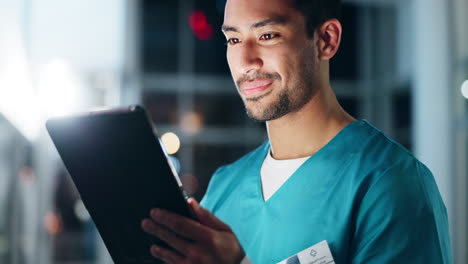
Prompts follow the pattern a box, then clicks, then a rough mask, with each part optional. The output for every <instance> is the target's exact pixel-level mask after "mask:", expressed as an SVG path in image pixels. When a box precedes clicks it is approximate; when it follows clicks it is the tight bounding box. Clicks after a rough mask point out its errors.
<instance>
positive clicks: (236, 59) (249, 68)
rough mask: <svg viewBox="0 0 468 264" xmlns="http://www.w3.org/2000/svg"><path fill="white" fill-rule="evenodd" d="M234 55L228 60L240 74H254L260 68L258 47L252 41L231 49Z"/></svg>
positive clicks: (261, 61)
mask: <svg viewBox="0 0 468 264" xmlns="http://www.w3.org/2000/svg"><path fill="white" fill-rule="evenodd" d="M234 49H236V50H235V51H233V53H234V54H231V56H233V57H232V58H228V60H229V61H230V64H231V63H234V65H231V69H232V66H235V68H236V70H237V71H238V73H240V74H248V73H249V72H255V71H258V70H259V69H261V68H262V66H263V60H262V58H261V56H260V52H259V49H258V47H257V46H256V44H255V43H254V42H253V41H244V42H243V43H241V44H240V45H238V47H235V48H233V50H234Z"/></svg>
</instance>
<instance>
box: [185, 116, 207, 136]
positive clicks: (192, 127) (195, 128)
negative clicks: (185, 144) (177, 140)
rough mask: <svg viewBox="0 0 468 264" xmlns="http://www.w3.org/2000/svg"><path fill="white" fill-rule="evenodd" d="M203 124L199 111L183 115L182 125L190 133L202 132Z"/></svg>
mask: <svg viewBox="0 0 468 264" xmlns="http://www.w3.org/2000/svg"><path fill="white" fill-rule="evenodd" d="M202 126H203V119H202V117H201V115H200V114H199V113H196V112H188V113H185V114H184V115H183V116H182V119H181V121H180V127H181V129H182V131H184V132H185V133H186V134H188V135H195V134H197V133H198V132H200V130H201V128H202Z"/></svg>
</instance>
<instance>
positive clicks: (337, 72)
mask: <svg viewBox="0 0 468 264" xmlns="http://www.w3.org/2000/svg"><path fill="white" fill-rule="evenodd" d="M357 10H358V7H356V6H354V5H350V4H344V5H343V9H342V15H341V19H340V22H341V23H342V25H343V35H342V38H341V45H340V48H339V50H338V53H337V54H336V55H335V57H333V58H332V59H331V61H330V76H331V78H332V79H334V80H357V79H358V77H359V76H358V74H359V72H358V67H357V66H358V63H357V39H358V36H357V34H358V27H357V14H358V12H357Z"/></svg>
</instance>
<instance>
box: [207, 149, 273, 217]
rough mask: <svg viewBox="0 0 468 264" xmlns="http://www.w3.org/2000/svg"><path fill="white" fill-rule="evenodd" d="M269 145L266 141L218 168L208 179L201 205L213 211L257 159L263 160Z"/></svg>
mask: <svg viewBox="0 0 468 264" xmlns="http://www.w3.org/2000/svg"><path fill="white" fill-rule="evenodd" d="M269 146H270V144H269V142H268V141H267V142H265V143H263V144H262V145H260V146H259V147H257V148H256V149H255V150H253V151H251V152H249V153H247V154H246V155H244V156H242V157H241V158H240V159H238V160H237V161H235V162H233V163H231V164H227V165H225V166H222V167H220V168H218V169H217V170H216V172H215V173H214V174H213V176H212V177H211V179H210V183H209V184H208V188H207V190H206V193H205V195H204V197H203V199H202V201H201V204H202V206H203V207H205V208H207V209H208V210H210V211H212V212H213V210H214V209H215V208H216V207H217V205H219V204H220V203H221V202H222V201H221V200H222V199H223V197H227V196H228V195H229V193H230V192H232V191H233V190H234V189H235V187H236V186H237V185H238V183H239V182H240V181H241V180H242V179H243V178H244V177H246V175H248V172H251V170H252V169H253V168H254V167H255V164H257V163H258V161H259V160H262V161H263V159H264V158H265V157H264V153H266V152H267V151H268V149H269Z"/></svg>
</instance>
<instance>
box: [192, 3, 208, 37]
mask: <svg viewBox="0 0 468 264" xmlns="http://www.w3.org/2000/svg"><path fill="white" fill-rule="evenodd" d="M189 24H190V28H192V30H193V33H194V34H195V36H196V37H197V38H198V39H200V40H209V39H211V38H212V37H213V27H212V26H211V25H210V24H209V23H208V20H207V19H206V14H205V12H203V11H200V10H197V11H193V12H192V14H191V15H190V17H189Z"/></svg>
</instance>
